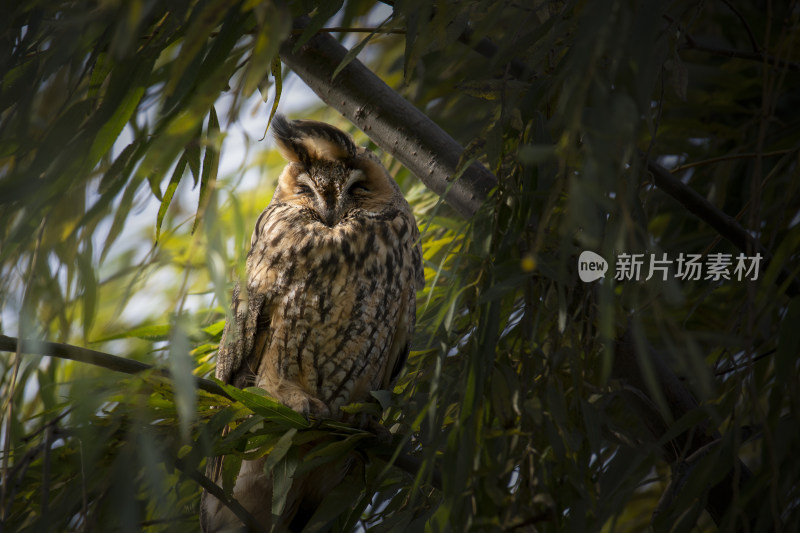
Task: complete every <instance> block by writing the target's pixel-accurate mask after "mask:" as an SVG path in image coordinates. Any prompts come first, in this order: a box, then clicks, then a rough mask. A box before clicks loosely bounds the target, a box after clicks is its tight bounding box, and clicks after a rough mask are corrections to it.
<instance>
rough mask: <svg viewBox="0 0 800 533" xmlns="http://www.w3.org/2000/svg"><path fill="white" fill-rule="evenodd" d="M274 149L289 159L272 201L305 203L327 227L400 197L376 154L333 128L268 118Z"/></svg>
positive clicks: (379, 209) (392, 204)
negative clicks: (357, 144)
mask: <svg viewBox="0 0 800 533" xmlns="http://www.w3.org/2000/svg"><path fill="white" fill-rule="evenodd" d="M272 133H273V135H274V136H275V141H276V142H277V145H278V149H279V150H280V152H281V154H283V156H284V157H285V158H286V159H288V160H289V164H288V165H287V166H286V168H285V169H284V170H283V173H282V174H281V176H280V178H279V179H278V187H277V189H276V190H275V196H274V197H273V200H272V201H273V202H276V201H277V202H280V203H284V204H291V205H295V206H297V207H300V208H304V210H305V211H307V212H308V213H309V214H311V216H312V217H313V218H315V219H316V220H317V221H319V222H321V223H322V224H325V225H326V226H328V227H334V226H336V225H337V224H339V223H340V222H341V221H342V220H345V219H347V218H348V217H350V216H353V215H354V214H357V213H359V212H362V213H363V212H369V213H380V212H382V211H385V210H386V209H389V208H392V207H396V206H397V204H398V201H402V202H404V200H403V199H402V193H401V192H400V189H399V187H398V186H397V184H396V183H395V182H394V180H393V179H392V178H391V176H389V173H388V172H386V169H385V168H384V167H383V165H381V163H380V161H378V158H377V157H376V156H375V155H374V154H373V153H371V152H369V151H368V150H366V149H365V148H362V147H357V146H356V145H355V143H354V142H353V139H352V138H351V137H350V136H349V135H348V134H347V133H345V132H343V131H341V130H340V129H338V128H335V127H333V126H331V125H330V124H325V123H323V122H316V121H313V120H291V121H290V120H286V118H284V117H283V116H281V115H277V116H276V117H275V119H274V120H273V123H272Z"/></svg>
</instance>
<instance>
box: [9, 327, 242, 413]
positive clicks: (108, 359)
mask: <svg viewBox="0 0 800 533" xmlns="http://www.w3.org/2000/svg"><path fill="white" fill-rule="evenodd" d="M17 342H20V347H19V348H20V350H19V351H20V353H27V354H35V355H47V356H50V357H59V358H61V359H69V360H71V361H79V362H81V363H88V364H90V365H95V366H100V367H103V368H106V369H108V370H113V371H115V372H123V373H125V374H138V373H139V372H144V371H145V370H153V371H155V372H158V373H159V374H161V375H163V376H166V377H169V375H170V374H169V372H168V371H166V370H163V369H158V368H155V367H154V366H153V365H148V364H147V363H142V362H139V361H134V360H133V359H125V358H124V357H117V356H116V355H111V354H108V353H104V352H98V351H96V350H90V349H89V348H81V347H80V346H73V345H72V344H61V343H58V342H49V341H40V340H35V339H22V340H21V341H20V340H19V339H15V338H14V337H7V336H5V335H0V351H4V352H16V351H17ZM194 379H195V383H196V384H197V388H198V389H202V390H204V391H206V392H210V393H211V394H218V395H220V396H225V397H226V398H230V396H228V393H227V392H225V390H224V389H223V388H222V387H220V386H219V385H217V384H216V383H214V382H213V381H211V380H208V379H203V378H198V377H195V378H194Z"/></svg>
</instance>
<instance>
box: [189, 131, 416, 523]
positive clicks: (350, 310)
mask: <svg viewBox="0 0 800 533" xmlns="http://www.w3.org/2000/svg"><path fill="white" fill-rule="evenodd" d="M272 131H273V134H274V137H275V140H276V142H277V145H278V149H279V150H280V152H281V153H282V154H283V156H284V157H285V158H286V159H287V160H288V161H289V163H288V165H287V166H286V167H285V168H284V170H283V173H282V174H281V175H280V177H279V179H278V185H277V188H276V190H275V193H274V196H273V198H272V201H271V202H270V204H269V205H268V206H267V207H266V209H264V211H263V212H262V213H261V215H260V216H259V217H258V221H257V222H256V226H255V230H254V231H253V237H252V241H251V249H250V252H249V253H248V255H247V280H246V283H242V284H239V285H237V287H236V288H235V289H234V292H233V301H232V303H231V314H230V316H229V319H228V321H227V323H226V324H225V330H224V332H223V335H222V342H221V343H220V348H219V352H218V355H217V367H216V376H217V378H218V379H220V380H221V381H223V382H225V383H231V384H233V385H235V386H237V387H248V386H257V387H261V388H263V389H264V390H266V391H267V392H268V393H269V394H270V395H271V396H273V397H274V398H276V399H277V400H279V401H280V402H282V403H284V404H285V405H287V406H289V407H291V408H292V409H294V410H295V411H298V412H299V413H302V414H304V415H306V416H308V415H313V416H315V417H319V418H334V419H341V418H343V417H342V413H341V411H340V409H339V408H340V407H341V406H343V405H346V404H348V403H351V402H359V401H364V400H365V399H367V398H368V397H369V393H370V391H373V390H378V389H387V388H390V387H391V386H392V384H393V382H394V380H395V378H396V377H397V374H398V372H399V371H400V370H401V368H402V366H403V364H404V362H405V359H406V357H407V355H408V351H409V343H410V340H411V335H412V332H413V329H414V322H415V312H416V303H415V302H416V299H415V298H416V290H417V289H418V288H421V287H422V286H423V285H424V277H423V269H422V259H421V251H420V246H419V242H418V241H419V231H418V229H417V225H416V221H415V219H414V215H413V213H412V211H411V208H410V207H409V205H408V202H406V200H405V198H404V197H403V195H402V192H401V191H400V188H399V187H398V186H397V184H396V183H395V181H394V180H393V179H392V178H391V176H390V175H389V174H388V172H387V171H386V169H385V168H384V167H383V165H381V163H380V161H379V160H378V158H377V157H376V156H375V155H374V154H373V153H372V152H370V151H368V150H366V149H365V148H363V147H357V146H356V145H355V144H354V142H353V140H352V138H351V137H350V136H349V135H347V134H346V133H344V132H343V131H341V130H339V129H337V128H335V127H333V126H330V125H328V124H324V123H322V122H315V121H308V120H295V121H288V120H286V119H285V118H283V117H282V116H276V117H275V120H274V122H273V127H272ZM262 463H263V460H262V461H250V462H247V461H245V462H244V463H243V465H242V469H241V471H240V473H239V477H238V479H237V482H236V486H235V487H234V497H235V498H236V499H237V500H238V501H239V502H240V503H241V504H242V505H243V506H244V507H245V509H247V510H248V511H250V512H251V514H253V516H255V517H256V519H258V520H259V521H260V522H262V523H264V524H266V525H269V524H270V518H269V517H270V514H269V509H270V499H271V483H270V482H269V480H268V479H265V476H264V474H263V469H262V468H261V466H262ZM218 475H219V473H218V472H212V479H214V480H215V481H217V480H218ZM293 490H294V491H295V492H296V493H297V494H293V495H291V497H290V498H289V500H287V508H291V507H292V506H294V508H295V510H296V509H297V507H298V506H299V505H301V504H302V502H301V501H300V500H302V498H303V497H305V494H303V491H302V490H301V489H298V488H294V487H293ZM292 499H294V500H295V501H290V500H292ZM290 512H291V511H290ZM262 515H263V516H262ZM201 522H202V525H203V529H204V531H208V532H210V531H224V530H228V529H232V530H235V529H237V524H238V527H241V523H240V522H238V520H237V519H236V518H235V517H233V515H232V513H230V511H228V510H227V509H226V508H223V507H222V506H221V504H220V503H219V502H218V501H217V500H216V499H215V498H213V497H210V496H209V495H207V494H206V495H204V503H203V509H202V511H201ZM267 529H269V528H267Z"/></svg>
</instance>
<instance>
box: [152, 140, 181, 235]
mask: <svg viewBox="0 0 800 533" xmlns="http://www.w3.org/2000/svg"><path fill="white" fill-rule="evenodd" d="M186 163H187V157H186V152H184V153H183V155H182V156H181V158H180V159H179V160H178V164H177V165H176V166H175V170H174V171H173V172H172V177H170V179H169V184H167V190H165V191H164V195H163V198H162V199H161V206H160V207H159V208H158V217H157V218H156V241H155V242H158V239H159V237H160V236H161V223H162V222H163V220H164V215H166V214H167V208H169V204H170V203H171V202H172V197H173V196H174V195H175V190H176V189H177V188H178V183H179V182H180V181H181V178H182V177H183V173H184V171H185V170H186Z"/></svg>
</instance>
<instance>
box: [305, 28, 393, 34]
mask: <svg viewBox="0 0 800 533" xmlns="http://www.w3.org/2000/svg"><path fill="white" fill-rule="evenodd" d="M303 31H304V30H303V29H302V28H295V29H293V30H292V33H303ZM322 32H327V33H396V34H400V35H405V34H406V30H401V29H397V28H389V29H381V28H380V27H378V28H359V27H353V28H350V27H347V26H332V27H329V28H320V29H319V33H322Z"/></svg>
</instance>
